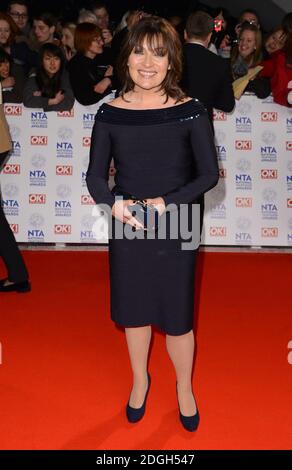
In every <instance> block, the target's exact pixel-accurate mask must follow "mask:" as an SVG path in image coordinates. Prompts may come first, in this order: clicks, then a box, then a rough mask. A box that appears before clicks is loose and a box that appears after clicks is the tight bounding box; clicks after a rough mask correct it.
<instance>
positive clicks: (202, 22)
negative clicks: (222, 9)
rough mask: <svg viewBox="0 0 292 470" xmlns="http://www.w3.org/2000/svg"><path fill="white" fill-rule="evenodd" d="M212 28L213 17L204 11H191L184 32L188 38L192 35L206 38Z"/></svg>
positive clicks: (192, 36)
mask: <svg viewBox="0 0 292 470" xmlns="http://www.w3.org/2000/svg"><path fill="white" fill-rule="evenodd" d="M213 29H214V20H213V18H212V17H211V16H210V15H208V13H205V12H204V11H196V12H194V13H191V14H190V16H189V17H188V19H187V24H186V33H187V36H188V38H189V39H191V38H194V37H196V38H202V39H206V38H207V36H208V34H210V33H212V31H213Z"/></svg>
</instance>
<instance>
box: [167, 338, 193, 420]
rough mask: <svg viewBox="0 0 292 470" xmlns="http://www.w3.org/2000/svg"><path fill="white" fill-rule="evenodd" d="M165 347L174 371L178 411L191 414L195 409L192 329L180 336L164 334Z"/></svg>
mask: <svg viewBox="0 0 292 470" xmlns="http://www.w3.org/2000/svg"><path fill="white" fill-rule="evenodd" d="M166 348H167V351H168V354H169V356H170V359H171V361H172V363H173V365H174V368H175V372H176V378H177V391H178V400H179V406H180V411H181V413H182V414H183V415H184V416H193V415H194V414H196V409H197V408H196V402H195V399H194V395H193V392H192V370H193V359H194V350H195V339H194V333H193V330H191V331H189V332H188V333H186V334H184V335H180V336H172V335H166Z"/></svg>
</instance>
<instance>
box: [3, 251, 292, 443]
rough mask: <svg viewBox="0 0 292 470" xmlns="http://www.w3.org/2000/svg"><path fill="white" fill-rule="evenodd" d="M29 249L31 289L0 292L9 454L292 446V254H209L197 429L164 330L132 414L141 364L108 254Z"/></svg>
mask: <svg viewBox="0 0 292 470" xmlns="http://www.w3.org/2000/svg"><path fill="white" fill-rule="evenodd" d="M24 255H25V259H26V262H27V265H28V267H29V271H30V274H31V280H32V285H33V291H32V292H31V293H30V294H22V295H21V294H14V293H10V294H3V293H0V310H1V313H0V343H1V346H2V364H1V365H0V380H1V384H0V385H1V386H0V402H1V405H0V406H1V417H0V448H1V449H289V448H290V449H291V443H292V406H291V397H292V364H289V362H288V342H289V341H290V340H292V315H291V255H286V254H257V253H251V254H246V253H203V254H201V258H200V262H201V266H202V265H203V266H204V268H203V270H202V279H201V288H202V291H201V297H200V306H199V317H198V324H197V345H198V346H197V356H196V367H195V374H194V390H195V393H196V398H197V402H198V406H199V409H200V414H201V424H200V427H199V429H198V431H197V432H196V433H193V434H192V433H187V432H186V431H184V430H183V428H182V427H181V425H180V423H179V420H178V411H177V402H176V393H175V375H174V370H173V367H172V364H171V362H170V359H169V358H168V355H167V352H166V349H165V338H164V336H163V335H162V334H160V333H159V332H157V331H156V332H155V333H154V343H153V347H152V350H151V357H150V368H149V370H150V373H151V376H152V386H151V390H150V394H149V399H148V403H147V410H146V415H145V417H144V419H143V421H141V422H140V423H138V424H136V425H131V424H129V423H128V422H127V421H126V418H125V414H124V406H125V404H126V402H127V400H128V396H129V392H130V386H131V371H130V364H129V360H128V356H127V349H126V343H125V339H124V333H123V332H122V331H120V330H119V329H117V328H116V327H115V326H114V324H113V323H112V322H111V320H110V317H109V285H108V265H107V253H106V252H25V253H24ZM0 271H1V274H2V276H0V277H3V274H4V269H3V266H1V267H0Z"/></svg>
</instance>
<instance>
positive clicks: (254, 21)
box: [241, 12, 259, 27]
mask: <svg viewBox="0 0 292 470" xmlns="http://www.w3.org/2000/svg"><path fill="white" fill-rule="evenodd" d="M244 21H248V22H249V23H252V24H254V25H256V26H257V27H258V26H259V19H258V17H257V16H256V15H255V14H254V13H252V12H246V13H244V14H243V15H242V17H241V22H242V23H244Z"/></svg>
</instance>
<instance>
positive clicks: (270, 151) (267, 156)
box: [260, 130, 278, 162]
mask: <svg viewBox="0 0 292 470" xmlns="http://www.w3.org/2000/svg"><path fill="white" fill-rule="evenodd" d="M261 140H262V144H261V149H260V150H261V161H262V162H276V161H277V155H278V152H277V148H276V145H275V142H276V134H275V133H274V132H273V131H270V130H265V131H264V132H263V133H262V136H261Z"/></svg>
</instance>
